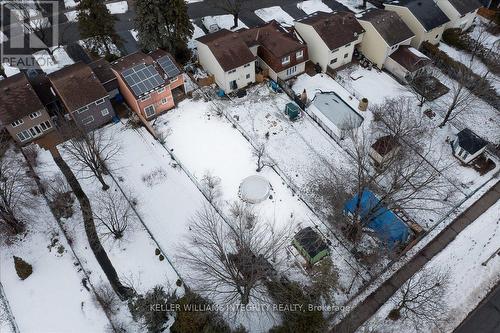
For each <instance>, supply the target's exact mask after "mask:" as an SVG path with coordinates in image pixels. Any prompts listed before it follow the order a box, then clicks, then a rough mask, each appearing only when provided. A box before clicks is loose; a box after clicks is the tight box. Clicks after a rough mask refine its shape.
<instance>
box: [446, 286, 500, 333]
mask: <svg viewBox="0 0 500 333" xmlns="http://www.w3.org/2000/svg"><path fill="white" fill-rule="evenodd" d="M470 332H481V333H498V332H500V283H498V284H497V285H496V287H495V288H493V290H492V291H491V292H490V293H489V295H488V296H486V298H485V299H484V300H483V301H482V302H481V303H480V304H479V306H478V307H477V308H476V309H475V310H474V311H472V312H471V313H470V314H469V315H468V316H467V318H465V320H464V321H463V322H462V323H461V324H460V326H458V327H457V329H455V331H454V333H470Z"/></svg>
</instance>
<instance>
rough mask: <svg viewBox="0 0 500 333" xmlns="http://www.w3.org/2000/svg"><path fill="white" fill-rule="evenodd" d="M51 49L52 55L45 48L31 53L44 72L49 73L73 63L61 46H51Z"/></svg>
mask: <svg viewBox="0 0 500 333" xmlns="http://www.w3.org/2000/svg"><path fill="white" fill-rule="evenodd" d="M51 50H52V52H53V53H52V56H51V55H50V54H49V52H47V51H46V50H41V51H38V52H35V53H33V57H35V60H36V62H37V63H38V65H39V66H40V68H41V69H42V70H43V71H44V72H45V73H47V74H50V73H53V72H55V71H58V70H60V69H61V68H63V67H65V66H68V65H72V64H74V63H75V62H74V61H73V59H71V58H70V56H69V55H68V54H67V53H66V51H65V50H64V48H63V47H52V48H51Z"/></svg>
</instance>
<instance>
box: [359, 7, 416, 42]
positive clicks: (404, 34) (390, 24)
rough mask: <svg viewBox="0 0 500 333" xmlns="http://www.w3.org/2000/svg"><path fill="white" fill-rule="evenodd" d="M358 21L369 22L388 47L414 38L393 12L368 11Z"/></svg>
mask: <svg viewBox="0 0 500 333" xmlns="http://www.w3.org/2000/svg"><path fill="white" fill-rule="evenodd" d="M359 19H360V20H363V21H367V22H370V23H371V24H372V25H373V27H374V28H375V30H377V32H378V33H379V34H380V35H381V36H382V38H383V39H384V40H385V41H386V43H387V44H388V45H389V46H393V45H396V44H398V43H401V42H402V41H405V40H407V39H408V38H411V37H413V36H415V35H414V34H413V32H412V31H411V30H410V28H408V26H407V25H406V24H405V23H404V22H403V20H402V19H401V18H400V17H399V16H398V14H396V13H395V12H391V11H388V10H382V9H369V10H367V11H365V12H363V13H362V14H361V16H360V17H359ZM395 27H396V28H395Z"/></svg>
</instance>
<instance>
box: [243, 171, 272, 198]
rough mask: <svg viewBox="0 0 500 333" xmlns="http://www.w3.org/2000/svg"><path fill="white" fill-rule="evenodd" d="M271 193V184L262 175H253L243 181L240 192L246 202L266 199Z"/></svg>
mask: <svg viewBox="0 0 500 333" xmlns="http://www.w3.org/2000/svg"><path fill="white" fill-rule="evenodd" d="M270 193H271V184H269V181H268V180H267V179H266V178H264V177H262V176H259V175H253V176H249V177H247V178H245V179H243V180H242V181H241V184H240V191H239V194H240V198H241V200H243V201H245V202H248V203H252V204H257V203H259V202H262V201H264V200H266V199H267V198H268V197H269V194H270Z"/></svg>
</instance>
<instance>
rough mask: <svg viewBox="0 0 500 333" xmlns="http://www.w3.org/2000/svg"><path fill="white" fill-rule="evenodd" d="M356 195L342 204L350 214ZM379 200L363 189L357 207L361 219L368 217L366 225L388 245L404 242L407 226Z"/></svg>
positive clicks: (354, 204) (406, 235) (354, 206)
mask: <svg viewBox="0 0 500 333" xmlns="http://www.w3.org/2000/svg"><path fill="white" fill-rule="evenodd" d="M357 201H358V195H357V194H356V195H355V196H354V197H353V198H352V199H351V200H349V201H347V202H346V203H345V205H344V210H345V211H346V212H349V213H351V214H354V213H355V211H356V204H357ZM379 202H380V200H379V199H378V198H377V197H376V196H375V194H373V192H371V191H369V190H366V189H365V190H363V193H362V194H361V202H360V207H359V215H360V217H361V219H362V220H366V219H369V222H368V223H367V224H366V226H367V227H368V228H370V229H373V230H374V231H375V232H376V233H377V235H378V237H379V238H380V239H382V240H383V241H385V242H387V243H388V245H389V246H390V247H393V246H394V245H395V244H396V243H398V242H400V243H405V242H406V240H407V239H408V235H409V228H408V226H407V225H406V224H404V222H403V221H401V220H400V219H399V218H398V217H397V215H396V214H394V212H392V211H391V210H389V209H387V208H386V207H385V206H383V205H381V204H379Z"/></svg>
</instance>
